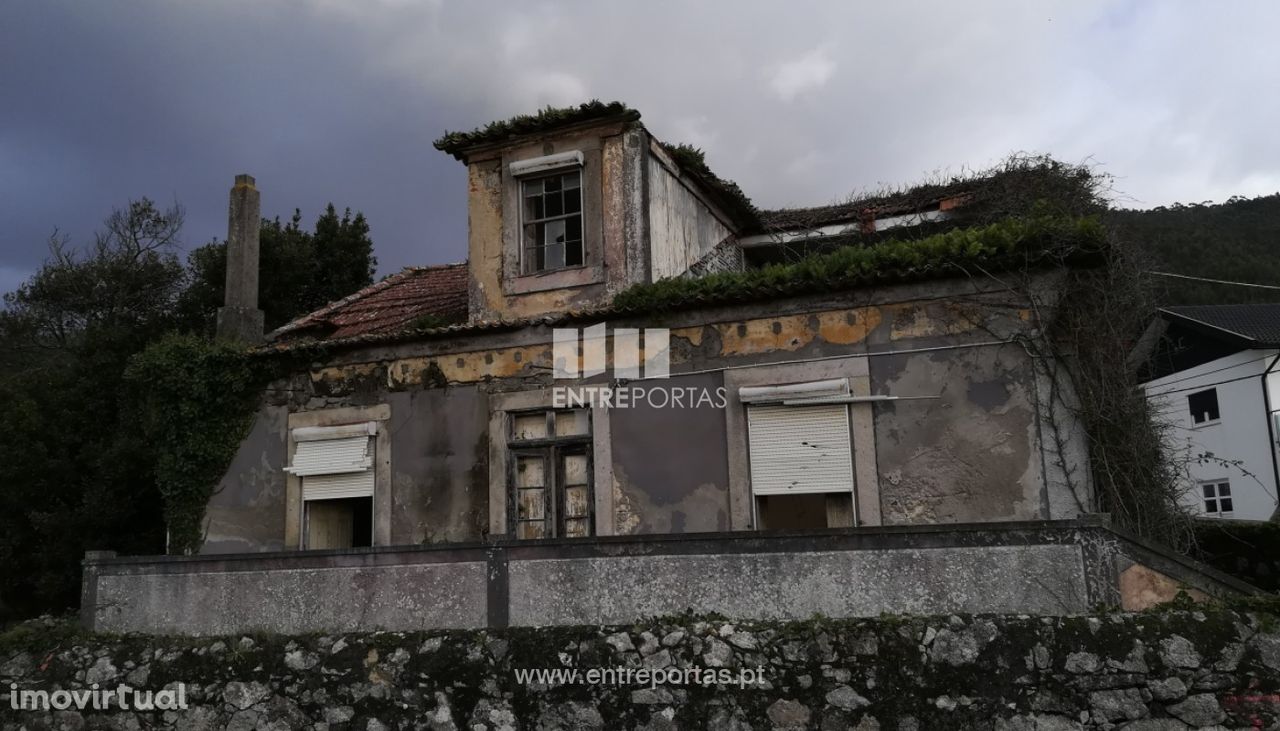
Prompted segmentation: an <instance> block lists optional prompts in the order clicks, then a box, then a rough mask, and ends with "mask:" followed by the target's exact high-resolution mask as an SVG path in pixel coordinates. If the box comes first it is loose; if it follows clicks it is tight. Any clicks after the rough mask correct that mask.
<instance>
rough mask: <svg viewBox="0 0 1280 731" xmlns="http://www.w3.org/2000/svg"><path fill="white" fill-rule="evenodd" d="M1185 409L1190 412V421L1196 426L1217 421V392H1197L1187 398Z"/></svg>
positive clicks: (1214, 390) (1209, 390)
mask: <svg viewBox="0 0 1280 731" xmlns="http://www.w3.org/2000/svg"><path fill="white" fill-rule="evenodd" d="M1187 407H1188V408H1189V409H1190V410H1191V421H1192V422H1193V423H1196V424H1208V423H1209V422H1212V421H1217V420H1218V419H1219V414H1218V390H1217V389H1216V388H1210V389H1208V390H1207V391H1197V392H1196V393H1193V394H1191V395H1190V396H1188V397H1187Z"/></svg>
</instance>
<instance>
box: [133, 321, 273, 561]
mask: <svg viewBox="0 0 1280 731" xmlns="http://www.w3.org/2000/svg"><path fill="white" fill-rule="evenodd" d="M265 370H266V366H265V363H264V361H263V360H262V359H252V358H250V357H249V355H248V353H247V352H246V351H244V350H243V349H240V348H237V347H235V346H232V345H229V344H226V343H222V342H211V341H208V340H205V339H202V338H199V337H196V336H192V335H178V334H172V335H168V336H166V337H164V338H162V339H160V340H158V341H156V342H155V343H153V344H151V345H150V346H149V347H147V349H146V350H144V351H142V352H141V353H139V354H137V355H135V356H134V357H133V359H132V360H131V361H130V364H129V368H128V370H127V371H126V372H125V378H126V379H127V380H128V382H129V383H130V384H131V386H132V387H133V389H135V391H136V398H137V402H138V403H139V405H140V412H141V421H142V423H141V425H140V426H141V429H142V432H143V434H144V435H145V436H146V438H147V439H148V440H150V441H151V443H152V444H153V445H154V448H155V452H156V465H155V474H156V483H157V486H158V488H159V490H160V495H161V498H162V499H163V501H164V506H163V507H164V517H165V522H166V524H167V527H168V530H169V552H170V553H175V554H189V553H196V552H197V551H199V549H200V545H201V543H202V542H203V539H204V536H203V531H202V524H203V522H204V515H205V509H206V506H207V505H208V502H209V498H210V497H211V496H212V495H213V491H214V488H215V487H216V486H217V484H218V481H219V480H220V479H221V477H222V475H223V474H224V473H225V472H226V469H227V467H228V466H229V465H230V463H231V459H232V457H234V456H235V453H236V450H237V449H238V448H239V446H240V442H241V441H242V440H243V439H244V437H245V436H246V435H247V434H248V431H249V427H250V425H251V424H252V422H253V413H254V410H255V408H256V406H257V402H258V397H259V394H260V393H261V389H262V386H263V385H264V383H265V380H266V379H265Z"/></svg>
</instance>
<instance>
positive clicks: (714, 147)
mask: <svg viewBox="0 0 1280 731" xmlns="http://www.w3.org/2000/svg"><path fill="white" fill-rule="evenodd" d="M784 8H785V9H784ZM1277 28H1280V4H1276V3H1270V2H1254V3H1251V2H1230V3H1207V2H1195V3H1193V2H1176V1H1170V2H1155V1H1151V2H1092V1H1091V0H1070V1H1068V2H1034V3H1028V2H1021V1H1013V0H1011V1H1010V2H1003V3H1000V2H965V3H943V2H936V3H926V2H918V3H913V2H894V3H883V2H879V3H871V2H847V1H833V2H813V3H808V2H796V3H787V4H785V5H784V4H781V3H776V2H774V3H749V2H742V1H740V0H735V1H734V2H723V3H714V4H713V3H709V2H708V3H698V4H694V3H687V2H671V3H665V2H654V1H652V0H646V1H645V2H629V3H626V4H622V3H613V2H605V1H603V0H602V1H599V2H523V3H520V4H518V5H516V4H514V3H512V4H504V5H499V4H497V3H484V2H465V3H464V2H448V1H444V2H428V1H426V0H424V1H422V2H416V1H413V0H380V1H376V2H375V1H371V0H313V1H310V2H308V1H305V0H293V1H286V0H281V1H279V2H260V1H257V0H253V1H250V0H243V1H241V0H217V1H214V0H209V1H207V2H143V1H136V2H135V1H133V0H115V1H113V2H97V1H91V0H81V1H80V2H58V1H53V0H29V1H28V0H3V2H2V3H0V290H9V289H12V288H13V287H15V286H16V285H17V284H18V283H19V282H20V281H22V280H23V279H25V278H26V277H27V276H28V275H29V274H30V273H31V272H32V271H33V270H34V269H35V268H36V267H38V266H39V264H40V262H41V261H42V259H43V258H44V256H45V252H46V241H47V239H48V237H49V234H50V233H51V232H52V231H53V230H54V229H55V227H56V228H58V229H59V230H61V231H62V232H64V233H67V234H69V235H71V236H72V238H73V240H75V241H77V242H84V241H86V240H87V239H88V238H89V237H90V236H91V234H92V232H93V231H94V230H95V228H96V227H97V225H98V222H99V221H101V220H102V218H103V217H105V216H106V215H107V214H108V213H109V212H110V210H111V209H112V207H114V206H120V205H123V204H124V203H126V202H127V201H128V200H129V199H131V198H138V197H141V196H148V197H150V198H152V199H155V200H158V201H161V202H165V203H168V202H173V201H178V202H181V203H182V204H183V205H184V206H185V207H186V209H187V226H186V230H185V243H186V245H187V246H194V245H199V244H201V243H204V242H206V241H208V240H210V239H211V238H214V237H222V236H225V233H226V218H225V216H226V213H225V210H226V200H227V190H228V188H229V187H230V185H231V182H232V178H233V176H234V175H235V174H236V173H239V172H249V173H251V174H253V175H255V176H256V177H257V179H258V183H259V188H260V189H261V190H262V191H263V212H264V214H265V215H269V216H275V215H280V216H282V217H287V216H288V215H289V214H291V212H292V211H293V209H294V208H300V209H302V212H303V215H304V219H305V220H306V221H307V222H308V224H310V222H312V221H314V219H315V216H316V215H317V213H318V212H319V210H320V208H321V207H322V206H323V205H324V204H325V203H327V202H329V201H333V202H334V203H335V204H337V205H338V206H339V207H340V208H341V207H344V206H349V207H351V208H353V209H358V210H361V211H364V213H365V214H366V216H367V217H368V218H369V220H370V223H371V226H372V229H373V237H374V242H375V245H376V253H377V256H378V259H379V262H380V265H379V269H380V272H381V273H388V272H392V271H396V270H397V269H399V268H400V267H402V266H405V265H408V264H425V263H437V262H444V261H457V260H461V259H463V258H465V255H466V253H465V248H466V211H465V208H464V206H465V177H464V170H463V168H462V166H461V165H460V164H459V163H457V162H455V161H454V160H453V159H452V158H450V157H448V156H447V155H444V154H443V153H439V152H437V151H435V150H434V149H433V148H432V147H431V141H432V140H433V139H435V138H436V137H437V136H438V135H439V134H440V133H441V132H442V131H444V130H452V129H470V128H472V127H475V126H477V125H479V124H482V123H484V122H486V121H488V120H491V119H494V118H499V117H506V116H510V115H512V114H516V113H521V112H528V111H533V110H536V109H537V108H539V107H541V106H543V105H547V104H553V105H564V104H573V103H578V102H581V101H585V100H587V99H590V98H600V99H604V100H612V99H620V100H623V101H626V102H628V103H629V104H630V105H632V106H634V107H636V108H638V109H640V110H641V112H642V113H643V115H644V121H645V124H646V125H647V126H648V127H649V129H650V130H651V131H653V132H654V133H655V134H656V135H658V136H659V137H660V138H662V139H664V140H667V141H672V142H690V143H693V144H695V145H698V146H700V147H702V148H704V149H705V150H706V151H707V156H708V160H709V162H710V163H711V165H712V167H713V169H715V170H716V171H717V172H718V173H720V174H721V175H722V176H724V177H728V178H732V179H735V180H737V181H738V182H739V183H740V184H741V185H742V187H743V188H744V189H745V190H746V192H747V193H748V195H750V196H752V198H753V199H755V201H756V203H757V204H759V205H761V206H763V207H777V206H784V205H795V204H800V205H816V204H821V203H827V202H830V201H832V200H836V199H841V198H845V197H847V196H848V195H849V194H850V193H852V192H855V191H858V190H865V189H868V188H873V187H875V186H876V185H877V184H880V183H898V182H908V181H911V180H914V179H918V178H920V177H922V176H926V175H929V174H931V173H935V172H944V173H945V172H947V171H952V172H955V171H960V170H963V169H965V168H967V167H969V168H972V167H983V166H985V165H988V164H990V163H992V162H994V161H997V160H998V159H999V158H1001V157H1003V156H1005V155H1006V154H1008V153H1010V152H1012V151H1029V152H1045V153H1051V154H1053V155H1055V156H1057V157H1059V158H1061V159H1064V160H1069V161H1073V162H1079V161H1086V160H1088V161H1092V162H1094V163H1097V164H1099V165H1100V166H1101V167H1102V169H1103V170H1105V171H1107V172H1109V173H1111V174H1113V175H1114V176H1116V178H1117V186H1118V188H1119V190H1120V191H1121V192H1123V194H1124V195H1125V196H1126V201H1125V202H1126V204H1127V205H1130V206H1133V207H1149V206H1155V205H1161V204H1167V203H1170V202H1174V201H1183V202H1190V201H1203V200H1223V199H1226V198H1227V197H1229V196H1231V195H1235V194H1240V195H1257V194H1265V193H1272V192H1276V191H1277V190H1280V135H1278V134H1277V128H1276V124H1277V120H1278V119H1280V95H1278V94H1277V93H1276V90H1277V89H1278V88H1280V83H1278V82H1280V79H1278V78H1277V75H1278V73H1280V43H1276V40H1275V32H1276V29H1277Z"/></svg>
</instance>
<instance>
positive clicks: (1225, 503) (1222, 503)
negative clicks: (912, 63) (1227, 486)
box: [1218, 498, 1231, 513]
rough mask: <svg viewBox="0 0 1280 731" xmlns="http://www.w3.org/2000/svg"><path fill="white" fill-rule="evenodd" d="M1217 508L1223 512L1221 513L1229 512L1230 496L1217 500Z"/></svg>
mask: <svg viewBox="0 0 1280 731" xmlns="http://www.w3.org/2000/svg"><path fill="white" fill-rule="evenodd" d="M1218 510H1219V511H1221V512H1223V513H1230V512H1231V498H1226V499H1224V500H1219V501H1218Z"/></svg>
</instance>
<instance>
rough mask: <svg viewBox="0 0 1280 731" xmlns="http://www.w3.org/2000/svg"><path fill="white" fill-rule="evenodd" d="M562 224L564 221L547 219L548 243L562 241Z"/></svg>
mask: <svg viewBox="0 0 1280 731" xmlns="http://www.w3.org/2000/svg"><path fill="white" fill-rule="evenodd" d="M564 224H565V222H564V221H547V224H546V226H547V234H546V236H547V238H546V242H547V244H548V245H550V244H563V243H564V228H565V226H564Z"/></svg>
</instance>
